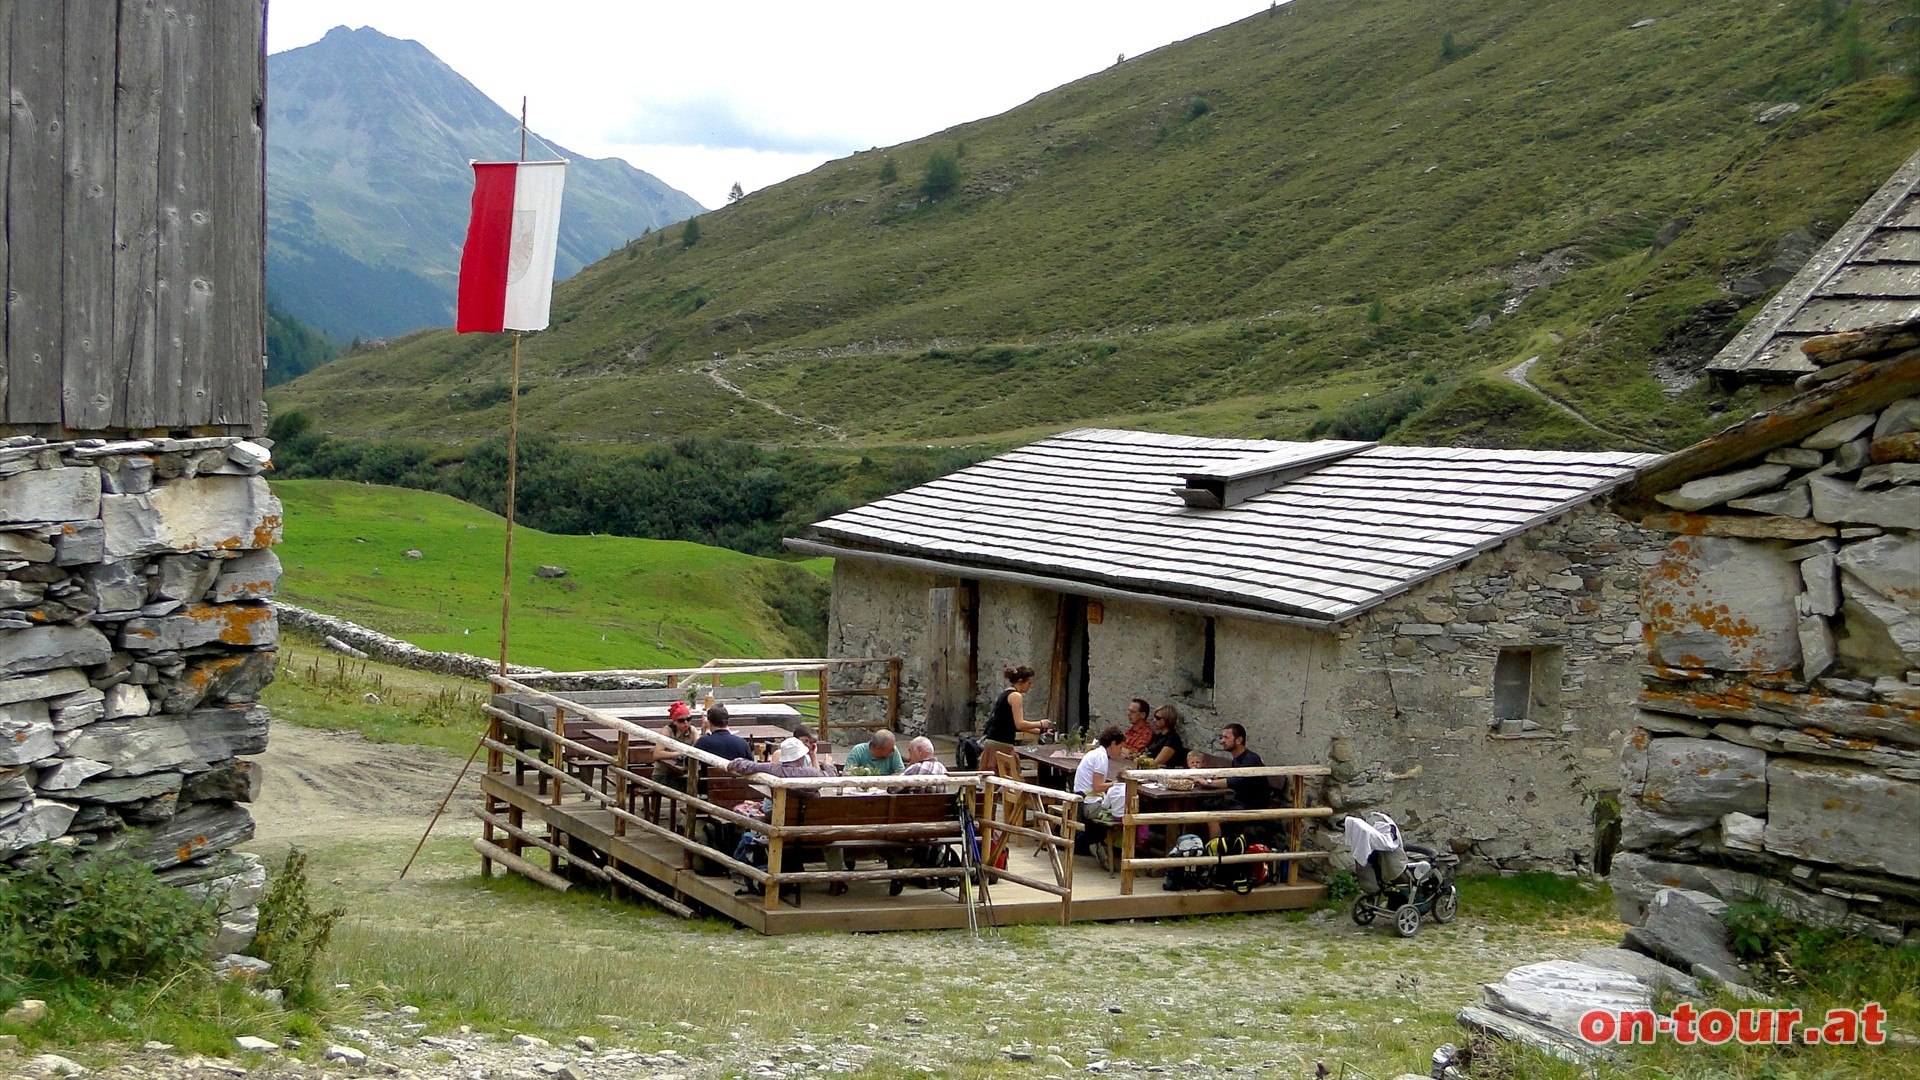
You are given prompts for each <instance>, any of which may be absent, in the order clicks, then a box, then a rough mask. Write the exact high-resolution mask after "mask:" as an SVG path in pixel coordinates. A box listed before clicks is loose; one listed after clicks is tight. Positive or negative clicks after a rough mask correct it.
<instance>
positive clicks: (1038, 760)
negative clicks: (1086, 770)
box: [1013, 743, 1087, 791]
mask: <svg viewBox="0 0 1920 1080" xmlns="http://www.w3.org/2000/svg"><path fill="white" fill-rule="evenodd" d="M1013 754H1014V756H1015V757H1017V758H1019V759H1021V760H1023V761H1031V762H1033V763H1034V765H1035V766H1036V767H1037V768H1038V770H1039V775H1038V776H1037V777H1036V779H1037V781H1038V782H1039V784H1040V785H1041V786H1042V787H1050V788H1059V789H1060V790H1062V791H1069V790H1072V788H1073V774H1074V773H1075V772H1076V771H1078V770H1079V768H1080V760H1081V759H1082V758H1084V757H1086V756H1087V755H1086V753H1085V752H1084V751H1079V750H1074V749H1073V748H1071V747H1069V746H1068V745H1067V744H1066V743H1051V744H1048V745H1044V746H1016V747H1014V750H1013Z"/></svg>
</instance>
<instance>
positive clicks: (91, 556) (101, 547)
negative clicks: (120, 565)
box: [53, 521, 107, 566]
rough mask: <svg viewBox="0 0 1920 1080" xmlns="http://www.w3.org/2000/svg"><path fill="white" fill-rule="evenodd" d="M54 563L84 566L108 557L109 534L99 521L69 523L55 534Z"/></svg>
mask: <svg viewBox="0 0 1920 1080" xmlns="http://www.w3.org/2000/svg"><path fill="white" fill-rule="evenodd" d="M53 550H54V562H57V563H59V564H60V565H61V566H82V565H86V564H89V563H97V562H100V561H101V560H103V559H105V558H106V557H107V532H106V528H105V526H103V525H101V524H100V523H99V522H98V521H69V522H66V523H64V524H62V525H61V526H60V531H58V532H56V533H54V534H53Z"/></svg>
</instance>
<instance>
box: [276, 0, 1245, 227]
mask: <svg viewBox="0 0 1920 1080" xmlns="http://www.w3.org/2000/svg"><path fill="white" fill-rule="evenodd" d="M1266 6H1267V0H1150V2H1149V0H963V2H960V3H952V4H913V3H899V2H897V0H894V2H888V3H878V2H871V0H827V2H824V3H819V2H816V3H797V2H794V0H784V2H773V0H734V2H731V3H720V4H688V3H679V4H673V5H666V4H660V3H656V2H654V0H535V2H533V3H528V2H526V0H511V2H507V0H272V2H271V3H270V4H269V5H268V7H267V12H268V16H267V18H268V24H267V37H268V48H269V50H270V51H272V52H282V51H285V50H287V49H293V48H298V47H299V46H302V45H308V44H312V43H313V42H315V41H318V40H319V39H320V38H321V36H322V35H324V34H325V33H326V32H327V31H328V30H330V29H332V28H333V27H335V26H340V25H343V24H344V25H347V26H352V27H356V28H358V27H361V26H371V27H373V28H374V29H376V30H379V31H380V32H381V33H384V34H387V35H389V36H392V37H398V38H412V39H414V40H415V41H418V42H420V43H421V44H422V45H425V46H426V47H427V48H428V49H429V50H431V51H432V52H433V53H434V55H436V56H438V57H439V58H440V59H441V60H443V61H445V62H446V63H447V64H448V65H449V66H451V67H452V68H453V69H454V70H455V71H458V72H459V73H460V74H462V75H464V76H466V77H467V79H468V80H470V81H471V82H472V83H473V84H474V85H475V86H478V87H479V88H480V89H481V91H482V92H483V93H485V94H487V95H488V96H489V97H491V98H493V99H494V100H495V101H497V102H499V103H500V104H501V105H502V106H503V107H505V108H507V109H508V111H510V112H518V110H519V107H520V98H521V96H522V95H525V96H526V97H527V98H529V99H530V100H529V104H528V109H529V116H528V126H529V127H531V128H532V129H533V130H535V131H537V132H539V133H541V134H543V135H545V136H546V137H548V138H550V139H555V140H557V141H559V142H560V143H562V144H564V145H565V146H566V147H567V148H568V149H570V150H573V151H574V152H576V153H581V154H588V155H591V156H593V157H612V156H618V157H623V158H625V159H627V160H628V161H630V162H632V163H633V164H634V165H636V166H638V167H639V168H642V169H645V170H646V171H648V172H650V173H652V174H654V175H655V176H658V177H660V178H661V179H662V180H665V181H666V182H667V183H669V184H671V185H673V186H674V187H677V188H679V189H680V190H682V191H684V192H686V193H687V194H689V195H692V196H693V197H694V198H695V199H698V200H699V201H700V202H702V203H704V204H705V205H707V206H709V207H716V206H719V205H721V204H722V203H724V202H725V201H726V196H727V189H728V188H729V187H731V186H732V185H733V184H734V182H736V181H738V182H739V183H740V184H741V185H742V186H743V187H744V188H746V190H748V191H752V190H754V189H755V188H760V187H765V186H766V185H768V184H772V183H777V182H779V181H781V180H784V179H786V178H787V177H789V176H794V175H796V174H799V173H802V172H806V171H807V170H808V169H811V168H813V167H814V166H816V165H819V164H820V163H822V162H825V161H829V160H831V159H833V158H837V157H842V156H844V155H846V154H850V153H852V152H854V151H856V150H865V149H867V148H868V147H873V146H887V145H891V144H893V143H897V142H903V141H905V140H908V139H913V138H917V137H919V136H921V135H927V134H931V133H932V132H935V131H939V130H941V129H943V128H947V127H951V126H953V125H954V124H959V123H964V122H966V121H968V120H976V119H979V118H980V117H983V116H991V115H993V114H994V113H998V112H1004V111H1005V110H1007V109H1010V108H1012V107H1013V106H1015V105H1018V104H1020V103H1021V102H1023V101H1026V100H1028V99H1029V98H1032V97H1034V96H1035V95H1037V94H1041V93H1044V92H1045V91H1047V90H1050V89H1052V88H1054V87H1056V86H1059V85H1061V84H1063V83H1067V82H1071V81H1073V80H1075V79H1078V78H1080V77H1081V76H1083V75H1089V74H1092V73H1093V72H1095V71H1098V70H1100V69H1101V68H1103V67H1106V66H1108V65H1110V64H1112V63H1113V62H1114V59H1115V57H1117V56H1118V55H1120V54H1122V53H1124V54H1126V55H1128V56H1137V55H1139V54H1141V53H1144V52H1148V51H1150V50H1152V49H1157V48H1159V47H1160V46H1162V45H1166V44H1168V43H1170V42H1174V41H1178V40H1180V39H1181V38H1187V37H1192V36H1193V35H1195V34H1199V33H1204V32H1205V31H1208V30H1211V29H1213V28H1215V27H1218V26H1224V25H1226V24H1227V23H1229V22H1232V21H1234V20H1235V19H1239V18H1242V17H1244V16H1247V15H1251V14H1253V13H1255V12H1257V11H1259V10H1262V9H1264V8H1265V7H1266ZM269 137H271V136H269Z"/></svg>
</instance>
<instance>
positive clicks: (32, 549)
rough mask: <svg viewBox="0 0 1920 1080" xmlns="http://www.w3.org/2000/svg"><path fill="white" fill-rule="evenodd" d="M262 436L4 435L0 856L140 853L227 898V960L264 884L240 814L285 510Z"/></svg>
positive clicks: (178, 877) (270, 640)
mask: <svg viewBox="0 0 1920 1080" xmlns="http://www.w3.org/2000/svg"><path fill="white" fill-rule="evenodd" d="M269 463H270V458H269V452H268V448H267V446H266V445H265V444H264V442H250V441H247V440H244V439H239V438H232V437H216V438H198V439H141V440H137V441H124V442H107V441H104V440H101V439H83V440H79V441H68V442H50V441H46V440H42V439H37V438H32V437H27V436H19V437H14V438H8V439H0V861H10V860H15V859H18V858H20V857H22V856H23V855H24V854H26V853H27V852H28V851H29V850H30V849H31V848H32V847H33V846H34V845H36V844H40V843H45V842H48V841H51V842H54V843H64V844H83V845H90V846H100V847H108V846H113V847H120V846H129V845H130V846H132V847H133V849H134V850H135V851H136V852H137V853H138V855H139V856H140V857H141V858H143V859H145V860H147V861H148V862H150V863H152V864H153V866H154V867H155V869H156V870H159V871H161V872H162V874H163V875H164V876H166V877H167V878H168V879H169V880H171V881H173V882H174V883H175V884H178V885H182V886H186V887H190V888H193V889H195V890H197V891H201V892H211V893H218V894H219V895H221V896H222V897H223V898H224V899H223V902H222V904H221V908H222V911H223V914H222V923H223V928H222V935H221V942H220V945H219V947H220V950H221V951H223V952H230V951H233V950H234V949H235V948H238V947H240V946H241V945H243V944H244V942H245V939H246V938H248V937H250V936H251V933H252V919H253V905H254V903H255V901H256V900H257V899H258V896H259V892H260V888H261V886H262V885H263V884H264V881H265V874H264V871H263V869H262V868H261V867H260V866H259V864H258V862H257V860H254V859H253V858H252V857H251V856H238V855H232V854H230V853H229V850H228V849H230V848H231V847H232V846H233V845H234V844H236V843H239V842H240V841H243V840H245V839H247V838H248V837H250V836H252V835H253V819H252V817H251V816H250V815H249V814H248V812H247V809H246V804H247V803H248V802H250V801H251V800H252V799H253V796H254V794H255V792H256V791H257V790H258V787H259V782H260V774H259V771H258V769H257V768H256V767H255V766H254V765H253V763H251V762H249V761H247V760H245V758H246V756H247V755H250V754H257V753H259V752H260V751H262V750H264V749H266V745H267V725H268V715H267V710H266V709H265V708H264V707H262V706H261V705H260V704H259V703H258V699H259V695H260V690H261V688H262V687H263V686H265V685H266V684H267V683H268V682H269V681H270V680H271V679H272V678H273V672H274V662H275V659H276V653H275V651H274V643H275V638H276V634H277V631H278V625H277V622H276V619H275V617H274V613H273V610H272V608H271V607H269V606H268V598H269V597H270V596H272V595H273V591H274V588H275V585H276V584H277V583H278V581H279V578H280V563H279V560H278V559H277V558H276V557H275V556H274V553H273V551H272V548H273V545H274V544H275V543H277V542H278V541H279V539H280V516H281V515H280V503H279V500H277V499H275V498H274V497H273V495H272V493H271V492H270V491H269V490H268V488H267V483H266V481H265V480H264V479H262V478H261V476H260V473H261V472H262V470H264V469H266V468H268V467H269Z"/></svg>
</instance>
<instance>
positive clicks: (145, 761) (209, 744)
mask: <svg viewBox="0 0 1920 1080" xmlns="http://www.w3.org/2000/svg"><path fill="white" fill-rule="evenodd" d="M269 720H270V717H269V716H268V714H267V710H266V709H265V708H262V707H260V706H257V705H256V706H252V707H248V708H233V709H196V710H194V711H193V712H190V713H186V714H184V715H182V716H180V717H179V718H177V719H174V720H170V721H169V722H164V723H162V722H152V721H149V720H148V719H147V718H145V717H136V718H132V719H127V720H102V721H100V722H99V723H97V724H91V725H89V726H87V727H84V728H82V729H80V732H79V735H78V736H77V737H76V738H74V739H73V741H71V742H70V743H68V744H67V748H66V753H67V755H68V756H70V757H86V758H92V759H94V760H95V761H104V762H106V763H107V764H108V765H110V766H111V767H112V771H113V774H114V775H115V776H136V775H140V774H143V773H149V772H157V771H159V770H162V769H177V768H179V767H180V766H182V765H187V764H190V763H191V764H200V765H210V764H212V763H214V762H216V761H224V760H226V759H227V758H230V757H234V756H236V755H241V754H257V753H260V752H261V751H262V750H265V749H266V748H267V725H268V723H269Z"/></svg>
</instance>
